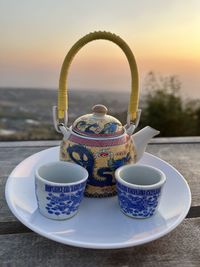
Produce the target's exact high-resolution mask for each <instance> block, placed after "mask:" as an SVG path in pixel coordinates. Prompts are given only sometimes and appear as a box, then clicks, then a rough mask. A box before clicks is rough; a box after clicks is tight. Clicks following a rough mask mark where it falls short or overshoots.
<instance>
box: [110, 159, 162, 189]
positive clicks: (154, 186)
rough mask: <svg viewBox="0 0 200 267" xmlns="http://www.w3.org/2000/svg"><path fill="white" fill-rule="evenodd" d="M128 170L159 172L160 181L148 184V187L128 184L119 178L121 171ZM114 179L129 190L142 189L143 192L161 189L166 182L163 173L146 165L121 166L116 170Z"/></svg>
mask: <svg viewBox="0 0 200 267" xmlns="http://www.w3.org/2000/svg"><path fill="white" fill-rule="evenodd" d="M129 168H132V169H134V168H148V169H151V170H154V171H156V172H159V173H160V174H161V179H160V181H159V182H157V183H155V184H150V185H139V184H133V183H129V182H127V181H125V180H123V179H122V178H121V177H120V172H121V170H123V169H129ZM115 178H116V180H117V181H118V182H119V183H121V184H123V185H125V186H127V187H129V188H135V189H143V190H148V189H155V188H158V187H161V186H162V185H163V184H164V183H165V182H166V175H165V173H164V172H163V171H161V170H160V169H158V168H156V167H153V166H150V165H146V164H128V165H125V166H121V167H119V168H118V169H116V171H115Z"/></svg>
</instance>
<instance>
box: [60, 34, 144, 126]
mask: <svg viewBox="0 0 200 267" xmlns="http://www.w3.org/2000/svg"><path fill="white" fill-rule="evenodd" d="M98 39H103V40H108V41H111V42H114V43H115V44H117V45H118V46H119V47H120V48H121V49H122V50H123V51H124V53H125V55H126V57H127V60H128V63H129V66H130V70H131V95H130V101H129V108H128V113H129V116H130V120H131V121H134V120H135V119H136V116H137V110H138V95H139V89H138V87H139V85H138V70H137V65H136V61H135V58H134V55H133V53H132V51H131V49H130V48H129V46H128V45H127V44H126V43H125V42H124V40H122V39H121V38H120V37H119V36H117V35H115V34H113V33H110V32H105V31H98V32H92V33H89V34H87V35H85V36H84V37H82V38H81V39H79V40H78V41H77V42H76V43H75V44H74V45H73V46H72V48H71V49H70V50H69V52H68V53H67V55H66V57H65V59H64V62H63V65H62V68H61V72H60V80H59V94H58V119H60V120H62V119H64V116H65V114H66V111H67V110H68V93H67V76H68V71H69V67H70V64H71V62H72V60H73V58H74V56H75V55H76V53H77V52H78V51H79V50H80V49H81V48H82V47H83V46H84V45H86V44H87V43H89V42H91V41H93V40H98Z"/></svg>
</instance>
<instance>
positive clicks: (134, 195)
mask: <svg viewBox="0 0 200 267" xmlns="http://www.w3.org/2000/svg"><path fill="white" fill-rule="evenodd" d="M115 177H116V180H117V194H118V201H119V206H120V208H121V210H122V212H123V213H125V214H126V215H128V216H130V217H134V218H148V217H150V216H152V215H154V214H155V212H156V210H157V208H158V205H159V202H160V197H161V193H162V188H163V185H164V183H165V181H166V176H165V174H164V173H163V172H162V171H161V170H159V169H157V168H154V167H151V166H147V165H132V164H130V165H125V166H122V167H120V168H118V169H117V170H116V171H115Z"/></svg>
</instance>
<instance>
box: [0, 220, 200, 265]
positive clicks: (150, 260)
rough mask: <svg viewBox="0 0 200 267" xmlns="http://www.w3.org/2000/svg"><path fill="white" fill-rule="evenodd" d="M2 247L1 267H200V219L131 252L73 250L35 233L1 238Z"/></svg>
mask: <svg viewBox="0 0 200 267" xmlns="http://www.w3.org/2000/svg"><path fill="white" fill-rule="evenodd" d="M119 231H120V229H119ZM0 244H1V245H0V246H1V249H0V259H1V260H0V263H1V266H42V267H44V266H48V267H50V266H76V267H79V266H84V267H93V266H96V267H98V266H109V267H112V266H115V267H117V266H140V267H142V266H164V267H165V266H170V267H171V266H176V267H179V266H180V267H190V266H200V219H199V218H198V219H187V220H185V221H184V222H183V223H182V224H181V225H179V226H178V227H177V228H176V229H175V230H174V231H173V232H171V233H170V234H168V235H166V236H164V237H162V238H160V239H158V240H156V241H153V242H151V243H148V244H145V245H141V246H138V247H132V248H127V249H117V250H92V249H83V248H76V247H70V246H67V245H63V244H59V243H56V242H54V241H51V240H48V239H46V238H43V237H41V236H39V235H37V234H35V233H25V234H11V235H1V236H0Z"/></svg>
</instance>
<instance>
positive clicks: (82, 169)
mask: <svg viewBox="0 0 200 267" xmlns="http://www.w3.org/2000/svg"><path fill="white" fill-rule="evenodd" d="M54 164H57V165H71V166H72V165H73V166H75V167H76V168H78V169H80V170H81V171H82V172H84V175H83V176H84V177H83V178H82V179H81V180H79V181H76V182H72V183H56V182H52V181H49V180H46V179H45V178H43V177H42V176H40V175H39V172H38V171H39V169H40V168H41V167H44V166H51V165H54ZM35 176H36V178H37V179H38V180H40V181H42V182H43V183H48V184H50V185H54V186H71V185H77V184H80V183H82V182H85V181H86V180H87V179H88V176H89V174H88V171H87V170H86V169H85V168H84V167H82V166H80V165H78V164H76V163H73V162H68V161H51V162H48V163H45V164H42V165H40V166H38V167H37V168H36V169H35Z"/></svg>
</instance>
